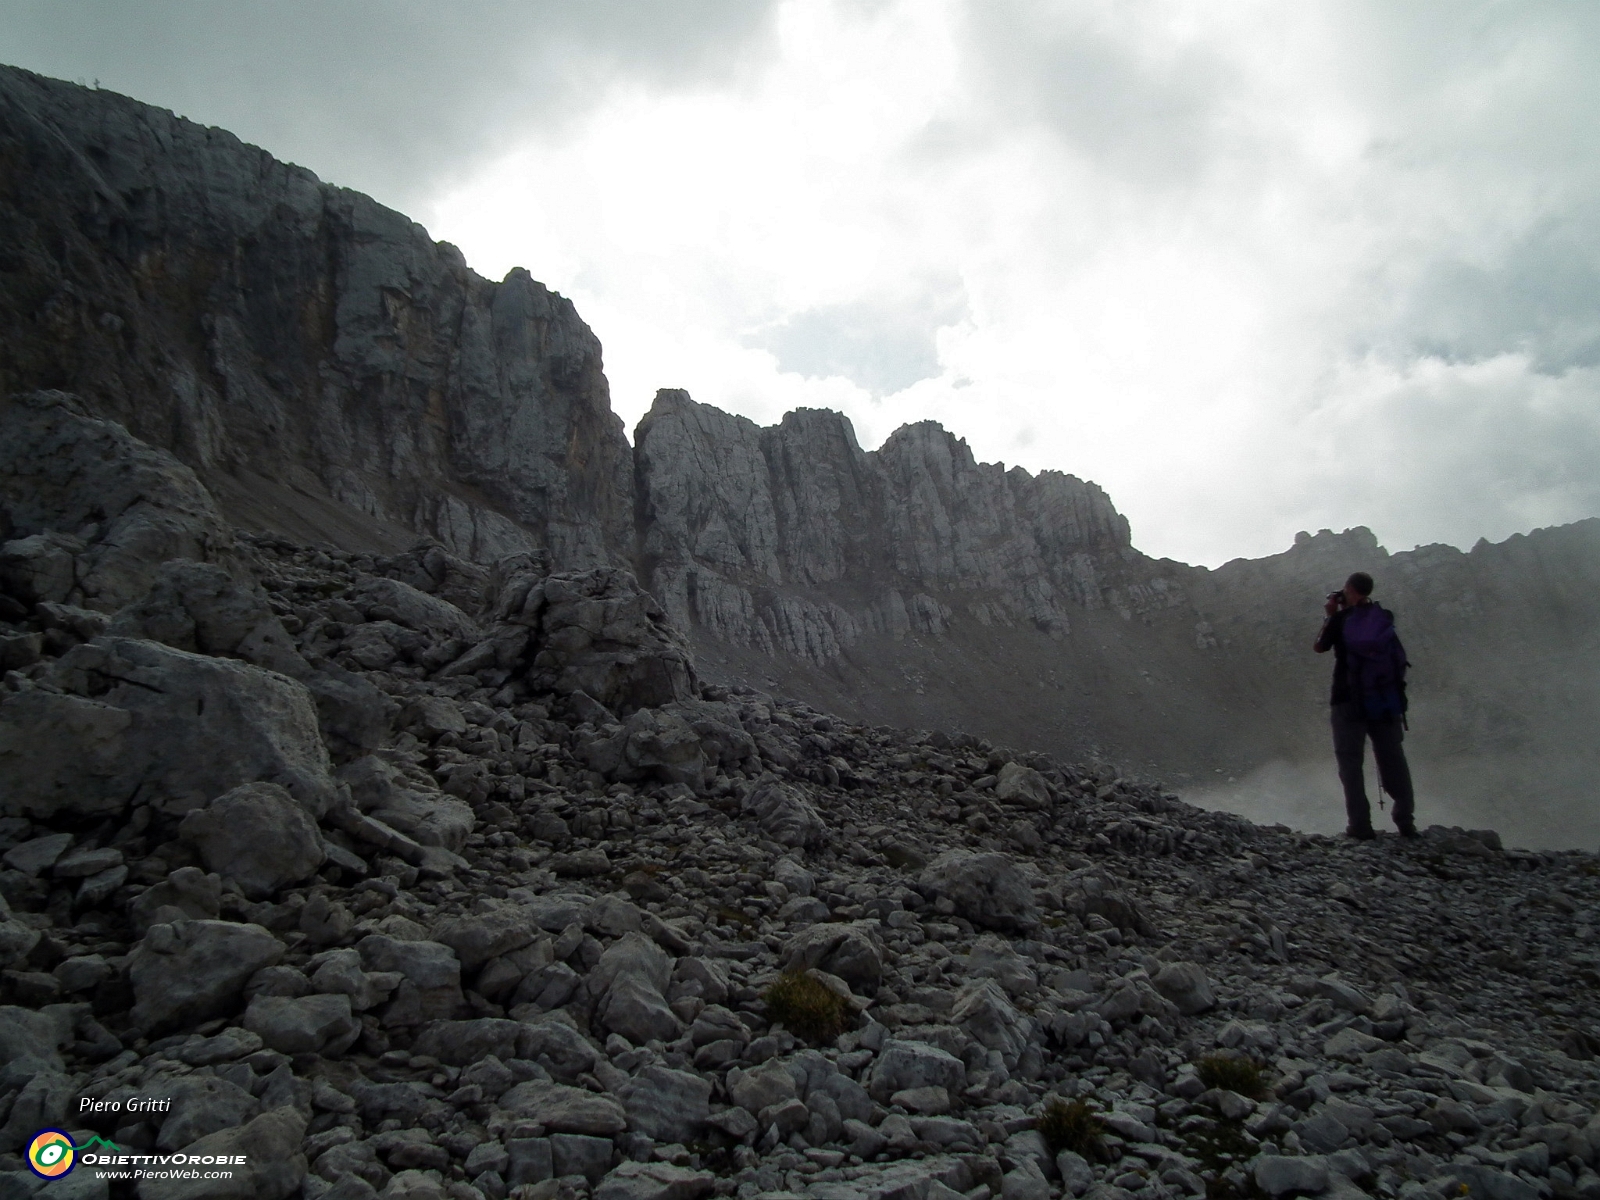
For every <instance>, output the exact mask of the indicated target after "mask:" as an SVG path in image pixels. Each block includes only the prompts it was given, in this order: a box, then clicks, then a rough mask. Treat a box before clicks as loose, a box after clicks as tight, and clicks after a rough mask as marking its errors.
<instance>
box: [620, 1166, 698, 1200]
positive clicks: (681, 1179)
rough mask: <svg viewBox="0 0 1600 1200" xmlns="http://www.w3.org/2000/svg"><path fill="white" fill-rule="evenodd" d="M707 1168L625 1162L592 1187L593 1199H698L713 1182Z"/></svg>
mask: <svg viewBox="0 0 1600 1200" xmlns="http://www.w3.org/2000/svg"><path fill="white" fill-rule="evenodd" d="M716 1181H717V1180H716V1176H714V1175H712V1174H711V1172H709V1171H694V1170H690V1169H689V1168H687V1167H676V1166H673V1165H672V1164H671V1163H640V1162H625V1163H623V1164H622V1165H621V1166H619V1167H618V1168H617V1169H616V1170H614V1171H612V1172H611V1173H610V1174H609V1175H607V1176H606V1177H605V1178H604V1179H602V1180H601V1181H600V1182H599V1184H598V1185H597V1186H596V1187H595V1189H594V1195H595V1200H698V1198H699V1197H701V1196H704V1195H705V1194H706V1193H708V1192H709V1191H711V1189H712V1188H713V1187H714V1186H715V1185H716Z"/></svg>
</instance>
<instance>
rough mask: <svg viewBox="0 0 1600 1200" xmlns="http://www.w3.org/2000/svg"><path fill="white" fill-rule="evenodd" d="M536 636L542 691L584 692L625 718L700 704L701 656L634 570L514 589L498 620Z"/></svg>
mask: <svg viewBox="0 0 1600 1200" xmlns="http://www.w3.org/2000/svg"><path fill="white" fill-rule="evenodd" d="M496 615H497V617H498V618H499V620H500V621H501V622H502V623H504V624H510V625H521V626H525V627H526V628H528V629H530V630H532V631H533V637H532V644H531V646H530V654H531V658H530V659H529V660H528V662H527V667H526V676H527V683H528V686H529V687H530V688H532V689H533V690H534V691H536V692H556V693H558V694H560V695H563V696H570V695H572V694H573V693H575V692H580V691H581V692H584V693H585V694H587V695H588V696H590V697H591V698H593V699H594V700H597V701H599V702H600V703H601V704H603V705H605V706H606V707H607V708H608V709H610V710H611V711H612V712H614V713H617V714H618V715H624V716H625V715H627V714H629V713H632V712H633V711H634V710H635V709H639V708H656V707H659V706H660V705H663V704H668V703H670V702H672V701H674V700H688V699H691V698H693V697H694V695H695V691H696V681H695V672H694V655H693V652H692V651H691V650H690V649H689V643H688V641H687V640H686V639H685V638H684V636H683V634H681V633H680V632H679V631H678V630H677V629H676V628H674V627H673V626H672V625H671V624H670V623H669V622H668V620H667V615H666V613H665V612H664V611H663V610H662V608H661V606H660V605H659V604H658V603H656V600H655V597H653V596H651V595H650V593H649V592H647V591H645V590H644V589H643V588H641V587H640V586H639V583H638V581H637V580H636V579H634V577H633V576H632V575H631V574H629V573H628V572H627V571H624V570H621V569H619V568H616V567H596V568H594V569H593V570H589V571H574V572H565V573H562V574H558V575H550V576H545V577H542V578H541V577H539V576H538V575H536V574H535V573H533V572H529V573H527V574H524V575H522V576H520V577H518V578H516V579H513V580H511V581H510V582H508V584H507V585H506V587H505V588H504V589H503V590H502V592H501V596H500V604H499V608H498V610H497V613H496Z"/></svg>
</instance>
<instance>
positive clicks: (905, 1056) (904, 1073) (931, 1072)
mask: <svg viewBox="0 0 1600 1200" xmlns="http://www.w3.org/2000/svg"><path fill="white" fill-rule="evenodd" d="M966 1077H967V1072H966V1068H965V1067H964V1066H963V1065H962V1062H961V1060H960V1059H959V1058H956V1057H955V1056H954V1055H951V1054H949V1053H947V1052H946V1051H944V1050H941V1049H939V1048H938V1047H937V1046H930V1045H928V1044H927V1043H926V1042H914V1041H903V1040H901V1039H898V1038H897V1039H895V1040H894V1041H891V1042H889V1043H888V1044H887V1045H885V1046H884V1048H883V1049H882V1051H880V1052H879V1054H878V1057H877V1060H876V1062H874V1064H873V1067H872V1077H871V1079H870V1080H869V1081H868V1083H867V1091H868V1092H869V1093H870V1094H871V1095H872V1098H873V1099H874V1100H876V1101H878V1102H879V1103H880V1104H881V1103H884V1102H885V1101H887V1100H888V1099H889V1097H890V1096H893V1095H894V1094H895V1093H896V1092H903V1091H908V1090H910V1089H911V1088H923V1087H942V1088H944V1089H945V1091H947V1092H952V1093H954V1092H959V1091H961V1090H962V1089H963V1088H964V1087H966Z"/></svg>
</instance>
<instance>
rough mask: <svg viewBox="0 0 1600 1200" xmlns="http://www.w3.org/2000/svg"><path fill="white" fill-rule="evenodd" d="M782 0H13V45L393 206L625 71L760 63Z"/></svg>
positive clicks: (723, 69) (713, 70)
mask: <svg viewBox="0 0 1600 1200" xmlns="http://www.w3.org/2000/svg"><path fill="white" fill-rule="evenodd" d="M773 2H774V0H675V2H674V3H672V4H670V5H667V4H661V3H658V2H656V0H582V2H581V3H572V2H571V0H457V2H453V3H448V4H440V3H434V2H433V0H273V2H270V3H215V2H213V0H166V2H164V3H162V4H159V5H134V4H126V3H120V2H119V0H0V61H4V62H7V63H11V64H13V65H16V66H21V67H26V68H28V69H29V70H34V71H39V72H41V73H43V74H46V75H54V76H56V77H59V78H65V79H71V80H77V81H80V82H85V83H88V82H93V81H94V80H99V82H100V84H101V85H102V86H104V87H108V88H112V89H114V90H116V91H119V92H125V93H127V94H129V95H132V96H134V97H136V98H138V99H140V100H144V101H145V102H147V103H151V104H158V105H161V106H163V107H167V108H171V109H173V110H174V111H177V112H179V113H181V114H182V115H184V116H187V117H189V118H191V119H192V120H196V121H201V122H203V123H205V124H211V125H220V126H223V127H225V128H227V129H229V130H231V131H233V132H234V133H237V134H238V135H239V136H240V137H242V138H244V139H245V140H247V141H251V142H254V143H257V144H259V145H261V146H263V147H265V148H266V149H268V150H270V151H271V152H272V153H273V154H275V155H276V156H277V157H279V158H284V159H288V160H290V161H294V162H298V163H299V164H300V165H302V166H307V167H310V168H311V169H312V170H314V171H316V172H317V173H318V174H319V175H321V176H323V177H324V178H325V179H328V180H330V181H331V182H335V183H339V184H343V185H345V186H348V187H354V188H358V189H360V190H362V191H366V192H369V193H371V194H372V195H374V196H376V197H377V198H378V199H380V200H382V201H384V202H385V203H388V204H391V205H395V206H397V207H406V206H415V205H417V204H418V203H419V202H421V201H422V200H423V199H425V198H426V197H427V195H428V194H430V192H432V191H433V190H434V189H435V188H436V187H438V186H440V185H442V184H445V183H448V182H449V181H450V180H451V179H453V178H456V177H459V176H461V175H463V174H465V173H466V172H467V171H469V170H470V169H471V167H472V166H473V165H474V164H475V163H476V162H478V161H481V159H482V158H483V157H484V156H486V155H489V154H492V153H494V152H495V151H496V150H499V149H501V148H503V147H505V146H507V145H508V144H510V143H511V142H513V141H514V140H516V139H518V138H520V137H526V136H529V135H530V134H532V135H550V134H552V133H556V132H559V130H560V129H561V128H562V126H563V124H564V123H565V122H567V121H570V120H571V119H572V118H573V117H575V116H577V115H580V114H582V113H583V112H585V111H587V110H588V108H589V107H590V106H592V105H593V104H595V103H597V102H599V101H600V100H601V99H603V98H604V97H605V96H606V94H607V92H608V89H609V88H610V87H611V86H612V85H613V84H615V83H616V82H618V81H619V80H621V79H631V80H634V81H637V82H639V83H642V84H645V85H647V86H654V87H675V86H682V85H704V84H709V83H715V82H717V81H718V80H721V79H726V78H727V77H728V76H729V75H730V74H731V73H732V72H735V71H737V70H739V69H742V68H743V67H746V66H748V65H749V59H750V57H751V55H752V54H759V53H761V52H762V50H763V48H764V47H765V46H766V44H767V39H768V36H769V34H770V16H771V10H772V8H773Z"/></svg>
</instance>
